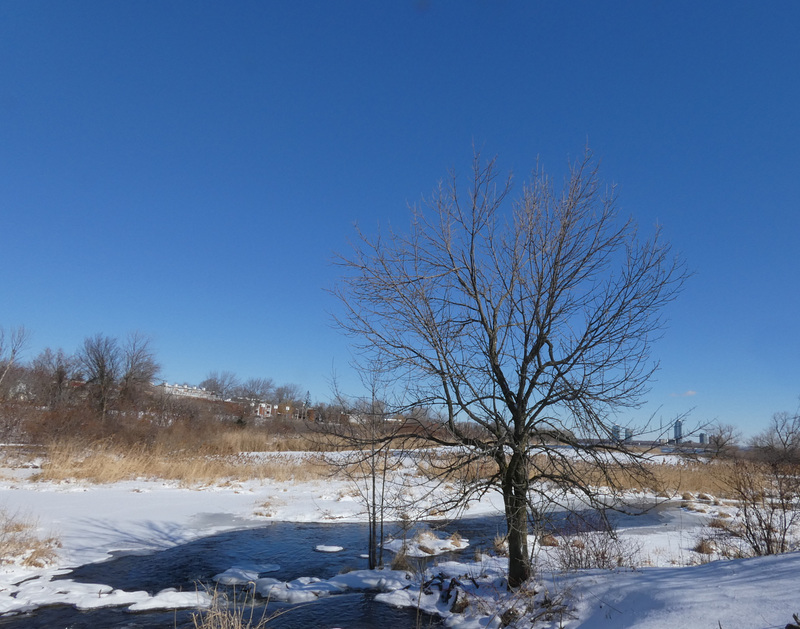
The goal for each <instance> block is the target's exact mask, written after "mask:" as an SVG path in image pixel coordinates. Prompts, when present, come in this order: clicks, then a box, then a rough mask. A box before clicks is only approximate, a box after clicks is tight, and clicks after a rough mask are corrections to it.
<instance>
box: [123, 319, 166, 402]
mask: <svg viewBox="0 0 800 629" xmlns="http://www.w3.org/2000/svg"><path fill="white" fill-rule="evenodd" d="M121 353H122V378H121V382H120V396H121V397H122V398H123V399H124V400H126V401H128V402H132V403H136V402H137V401H138V399H139V397H140V395H141V393H142V391H143V390H145V389H146V388H148V387H149V386H150V385H151V384H152V382H153V379H154V378H155V377H156V376H157V375H158V372H159V371H160V370H161V366H160V365H159V364H158V362H157V361H156V357H155V352H153V350H152V348H151V346H150V338H148V337H147V336H145V335H143V334H141V333H140V332H132V333H131V334H129V335H128V338H127V339H126V341H125V345H124V346H123V347H122V352H121Z"/></svg>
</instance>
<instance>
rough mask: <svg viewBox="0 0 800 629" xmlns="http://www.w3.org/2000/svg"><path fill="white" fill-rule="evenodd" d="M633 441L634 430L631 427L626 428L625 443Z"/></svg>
mask: <svg viewBox="0 0 800 629" xmlns="http://www.w3.org/2000/svg"><path fill="white" fill-rule="evenodd" d="M631 441H633V430H632V429H631V428H626V429H625V443H630V442H631Z"/></svg>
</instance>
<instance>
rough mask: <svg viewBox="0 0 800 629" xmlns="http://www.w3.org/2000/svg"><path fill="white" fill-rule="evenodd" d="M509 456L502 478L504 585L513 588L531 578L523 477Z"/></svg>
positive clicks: (525, 487) (525, 494)
mask: <svg viewBox="0 0 800 629" xmlns="http://www.w3.org/2000/svg"><path fill="white" fill-rule="evenodd" d="M515 459H516V456H515V457H512V459H511V462H510V465H509V467H508V468H507V470H506V473H505V475H504V476H505V477H504V479H503V503H504V505H505V510H506V523H507V524H508V586H509V587H510V588H517V587H519V586H520V585H522V584H523V583H524V582H525V581H527V580H528V579H530V577H531V564H530V558H529V556H528V501H527V480H528V479H527V478H526V475H525V474H524V466H522V465H520V464H519V463H518V461H516V460H515Z"/></svg>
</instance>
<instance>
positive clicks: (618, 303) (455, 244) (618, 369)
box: [334, 151, 686, 587]
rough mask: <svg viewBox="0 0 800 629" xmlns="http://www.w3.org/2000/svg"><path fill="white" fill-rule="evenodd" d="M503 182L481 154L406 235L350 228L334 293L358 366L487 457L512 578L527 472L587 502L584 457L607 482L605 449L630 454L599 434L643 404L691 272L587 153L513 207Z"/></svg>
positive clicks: (444, 437)
mask: <svg viewBox="0 0 800 629" xmlns="http://www.w3.org/2000/svg"><path fill="white" fill-rule="evenodd" d="M510 191H511V178H510V177H509V178H508V179H507V180H505V181H498V175H497V170H496V167H495V163H494V160H492V161H489V162H488V163H486V164H483V163H481V160H480V156H479V155H476V156H475V159H474V162H473V170H472V176H471V180H470V186H469V189H468V191H467V193H466V194H465V195H462V192H461V190H460V188H459V185H458V181H457V179H456V176H455V174H451V175H450V177H449V179H448V180H447V182H446V183H441V184H440V185H439V187H438V189H437V190H436V191H435V192H434V194H433V195H432V197H431V198H430V199H428V200H427V201H426V203H425V204H424V206H423V207H422V208H419V207H415V208H412V217H411V225H410V230H409V231H408V232H407V233H403V232H398V231H394V230H391V229H390V230H388V231H387V232H386V233H383V234H379V235H377V236H375V237H370V236H368V235H366V234H364V233H363V232H360V231H359V233H358V240H357V241H356V243H355V244H354V246H353V251H352V253H351V254H348V255H343V256H341V257H340V258H339V263H340V264H341V265H342V267H343V271H344V275H343V277H342V279H341V281H340V283H339V284H338V286H337V288H336V289H335V291H334V292H335V293H336V294H337V295H338V296H339V298H340V300H341V303H342V304H343V308H344V313H343V314H342V315H341V316H340V317H338V323H339V324H340V326H341V327H342V328H343V330H344V331H345V332H346V333H349V334H350V335H352V337H353V338H354V344H355V346H356V350H357V351H359V352H361V353H362V355H363V356H364V357H365V358H366V359H367V360H366V361H365V362H368V359H369V356H370V355H373V354H375V353H381V354H383V355H385V356H387V357H388V361H389V362H388V365H389V367H390V368H391V369H393V370H394V372H395V373H396V374H399V375H402V376H404V377H405V378H407V381H408V385H407V386H408V388H409V391H413V395H411V396H409V398H408V403H409V404H420V405H422V406H426V407H433V408H436V409H439V410H441V412H442V413H443V415H444V417H445V420H444V423H443V425H440V426H438V427H436V429H430V430H428V431H427V433H426V435H425V436H426V437H427V438H428V439H430V440H431V441H434V442H436V443H439V444H442V445H452V446H459V451H460V452H462V453H463V456H460V457H458V458H457V459H455V463H454V465H456V466H466V465H471V464H472V463H474V462H475V461H488V462H490V463H491V464H492V465H493V472H491V473H490V474H489V476H488V482H489V483H490V484H491V485H492V486H494V487H497V488H498V489H499V491H500V492H501V493H502V496H503V501H504V505H505V517H506V522H507V526H508V544H509V584H510V586H511V587H516V586H518V585H520V584H521V583H523V582H524V581H525V580H526V579H528V578H529V576H530V574H531V573H530V562H529V557H528V548H527V515H528V505H529V502H528V500H529V497H530V491H531V490H532V488H534V487H535V486H536V483H537V481H539V480H541V479H547V480H548V481H549V482H550V483H553V484H557V485H559V486H562V487H569V488H571V489H573V490H576V491H578V492H580V493H582V494H583V495H584V496H585V497H586V498H588V499H590V500H591V499H593V498H595V494H594V493H593V492H592V490H591V486H590V483H589V480H588V479H589V476H587V475H586V474H585V469H584V468H582V467H581V466H580V464H581V461H583V462H589V463H591V464H592V465H593V466H594V467H593V468H592V469H596V470H600V472H599V474H600V475H601V476H605V477H607V478H606V480H607V482H609V483H611V482H613V481H614V480H615V479H614V478H613V474H614V472H613V470H612V468H611V467H610V466H609V465H608V464H607V461H608V457H607V456H606V455H603V452H602V451H603V450H606V451H616V452H617V454H618V455H619V456H620V457H627V456H628V454H629V453H628V452H627V450H626V449H625V448H624V446H622V445H619V444H617V445H616V446H613V445H607V444H608V443H609V442H610V441H611V440H610V435H611V430H612V426H611V425H612V423H613V421H612V419H613V418H614V415H615V413H617V412H619V411H620V410H621V409H626V408H627V409H630V408H637V407H638V405H639V404H640V403H641V400H642V396H643V394H644V393H645V392H646V391H647V383H648V381H649V379H650V377H651V376H652V374H653V372H654V371H655V370H656V368H657V363H656V362H655V361H653V360H651V350H652V344H653V341H654V340H655V339H656V338H657V337H658V334H659V332H660V331H661V329H662V325H663V323H662V320H661V318H660V316H659V313H660V311H661V309H662V307H663V306H664V305H666V304H667V303H669V302H670V301H671V300H672V299H674V297H675V296H676V294H677V293H678V292H679V289H680V288H681V286H682V284H683V281H684V279H685V277H686V273H685V270H684V267H683V264H682V262H681V261H680V260H679V259H678V258H677V257H675V256H673V255H672V254H671V253H670V247H669V246H668V245H667V244H666V243H664V242H663V240H662V238H661V236H660V233H659V230H658V229H656V232H655V234H654V236H653V237H652V238H651V239H649V240H642V239H640V238H639V237H638V234H637V229H636V226H635V225H634V224H633V222H632V221H631V220H628V221H620V220H619V217H618V211H617V206H616V196H615V193H614V190H613V188H612V189H611V190H609V191H608V192H606V191H605V190H604V188H603V187H602V186H601V182H600V180H599V176H598V171H597V167H596V166H595V165H594V163H593V162H592V159H591V156H590V154H589V153H588V151H587V154H586V155H585V156H584V158H583V160H581V161H579V162H578V163H576V164H575V165H574V166H572V167H571V169H570V172H569V176H568V177H567V178H566V180H565V184H564V187H563V190H562V191H561V192H560V193H556V192H555V190H554V187H553V184H552V182H551V180H550V179H549V178H548V177H547V176H545V175H544V174H543V173H542V172H540V171H538V170H537V171H535V172H534V174H533V178H532V182H531V183H530V184H529V185H526V186H524V188H523V190H522V193H521V195H520V196H519V198H518V199H517V200H516V201H515V202H514V203H513V204H511V207H510V210H509V211H507V210H506V206H507V203H508V201H509V200H508V195H509V193H510ZM466 426H470V427H471V428H470V429H465V427H466ZM475 428H477V430H476V429H475ZM421 432H423V431H422V430H421ZM592 437H594V438H595V439H594V440H591V438H592ZM601 441H602V442H605V443H601ZM564 446H568V447H569V448H571V454H567V453H566V452H565V450H564V449H563V447H564ZM537 455H540V456H537ZM625 460H627V459H625ZM592 478H593V480H597V473H595V474H593V475H592Z"/></svg>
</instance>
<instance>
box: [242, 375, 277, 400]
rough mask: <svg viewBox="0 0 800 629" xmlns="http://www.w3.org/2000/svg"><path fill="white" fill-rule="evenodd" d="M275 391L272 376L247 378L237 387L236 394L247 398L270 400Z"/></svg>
mask: <svg viewBox="0 0 800 629" xmlns="http://www.w3.org/2000/svg"><path fill="white" fill-rule="evenodd" d="M274 393H275V383H274V382H273V381H272V378H249V379H248V380H245V381H244V382H243V383H242V384H241V385H239V387H237V390H236V395H237V396H238V397H241V398H244V399H247V400H258V401H259V402H267V401H271V400H272V397H273V395H274Z"/></svg>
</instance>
